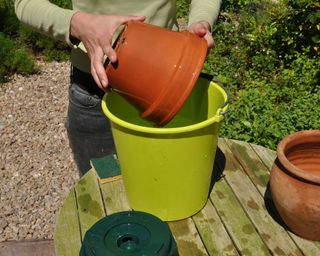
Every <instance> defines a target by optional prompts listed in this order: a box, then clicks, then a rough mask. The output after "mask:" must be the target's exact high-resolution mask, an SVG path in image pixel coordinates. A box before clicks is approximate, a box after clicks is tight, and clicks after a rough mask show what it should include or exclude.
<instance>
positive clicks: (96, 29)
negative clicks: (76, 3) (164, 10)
mask: <svg viewBox="0 0 320 256" xmlns="http://www.w3.org/2000/svg"><path fill="white" fill-rule="evenodd" d="M144 20H145V17H144V16H120V15H94V14H90V13H85V12H76V13H75V14H74V15H73V17H72V19H71V25H70V35H71V36H72V37H74V38H77V39H78V40H80V41H82V43H83V44H84V46H85V48H86V50H87V53H88V56H89V59H90V63H91V74H92V76H93V78H94V80H95V82H96V83H97V85H98V86H99V87H100V88H101V89H102V90H104V91H105V90H106V89H107V87H108V78H107V74H106V71H105V68H104V66H103V61H104V56H105V55H106V56H107V57H108V58H109V60H110V62H112V63H114V62H116V61H117V54H116V52H115V51H114V49H113V48H112V36H113V34H114V32H115V31H116V29H117V28H118V27H119V26H120V25H123V24H125V23H127V22H128V21H144Z"/></svg>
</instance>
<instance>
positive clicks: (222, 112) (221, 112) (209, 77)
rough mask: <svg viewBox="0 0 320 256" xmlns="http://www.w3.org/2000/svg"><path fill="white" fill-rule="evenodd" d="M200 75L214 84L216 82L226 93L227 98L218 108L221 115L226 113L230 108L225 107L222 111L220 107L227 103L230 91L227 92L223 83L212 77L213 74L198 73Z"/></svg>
mask: <svg viewBox="0 0 320 256" xmlns="http://www.w3.org/2000/svg"><path fill="white" fill-rule="evenodd" d="M200 77H202V78H204V79H207V80H209V81H212V82H214V83H216V84H218V85H219V86H220V87H221V88H222V89H223V90H224V91H225V92H226V94H227V99H226V101H225V102H224V103H223V104H222V105H221V106H220V108H219V114H221V115H225V114H226V113H228V112H229V111H230V110H229V109H227V110H226V111H222V109H223V108H224V107H225V106H226V105H227V104H228V103H229V100H230V93H229V90H227V88H226V87H225V86H224V85H223V83H222V82H220V81H218V80H217V79H214V78H213V75H210V74H207V73H202V72H201V73H200Z"/></svg>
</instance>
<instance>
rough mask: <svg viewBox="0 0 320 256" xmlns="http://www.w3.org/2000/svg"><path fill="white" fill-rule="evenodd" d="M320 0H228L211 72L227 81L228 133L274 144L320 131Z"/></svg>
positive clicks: (217, 31) (216, 29) (209, 64)
mask: <svg viewBox="0 0 320 256" xmlns="http://www.w3.org/2000/svg"><path fill="white" fill-rule="evenodd" d="M319 16H320V15H319V3H317V2H312V1H311V2H310V1H305V0H301V1H291V0H283V1H279V2H270V1H268V2H263V1H255V0H246V1H240V0H239V1H236V0H234V1H226V2H225V3H224V6H223V8H222V10H221V14H220V19H219V21H218V22H217V24H216V26H215V27H214V31H213V35H214V38H215V42H216V46H215V48H214V50H212V51H211V53H210V54H209V56H208V58H207V61H206V63H205V66H204V71H206V72H209V73H211V74H213V75H215V76H216V78H217V79H218V80H220V81H221V82H223V83H225V84H226V86H227V87H228V88H229V90H230V92H231V95H232V97H231V103H230V109H231V111H230V112H229V113H228V114H227V116H226V118H225V121H224V122H223V124H222V127H221V135H222V136H226V137H229V138H234V139H240V140H245V141H249V142H253V143H257V144H260V145H264V146H267V147H269V148H272V149H275V147H276V145H277V143H278V142H279V140H281V139H282V138H283V137H284V136H286V135H288V134H290V133H292V132H295V131H298V130H307V129H320V122H319V115H320V89H319V86H320V70H319V66H320V60H319V41H318V39H317V35H319V32H320V26H319V21H320V20H319Z"/></svg>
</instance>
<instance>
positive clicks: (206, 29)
mask: <svg viewBox="0 0 320 256" xmlns="http://www.w3.org/2000/svg"><path fill="white" fill-rule="evenodd" d="M188 30H189V31H190V32H191V33H194V34H196V35H197V36H200V37H203V38H204V39H205V40H206V41H207V45H208V51H209V50H210V49H211V48H212V47H213V45H214V41H213V37H212V34H211V26H210V24H209V23H208V22H207V21H198V22H194V23H192V24H191V25H190V26H189V27H188Z"/></svg>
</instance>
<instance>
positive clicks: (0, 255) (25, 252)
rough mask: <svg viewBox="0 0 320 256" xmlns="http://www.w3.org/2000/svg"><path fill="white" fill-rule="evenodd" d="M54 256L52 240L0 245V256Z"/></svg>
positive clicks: (11, 242) (7, 242)
mask: <svg viewBox="0 0 320 256" xmlns="http://www.w3.org/2000/svg"><path fill="white" fill-rule="evenodd" d="M17 255H18V256H30V255H32V256H43V255H46V256H55V253H54V244H53V241H52V240H22V241H6V242H1V243H0V256H17Z"/></svg>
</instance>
